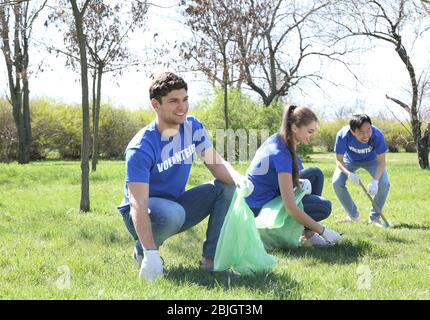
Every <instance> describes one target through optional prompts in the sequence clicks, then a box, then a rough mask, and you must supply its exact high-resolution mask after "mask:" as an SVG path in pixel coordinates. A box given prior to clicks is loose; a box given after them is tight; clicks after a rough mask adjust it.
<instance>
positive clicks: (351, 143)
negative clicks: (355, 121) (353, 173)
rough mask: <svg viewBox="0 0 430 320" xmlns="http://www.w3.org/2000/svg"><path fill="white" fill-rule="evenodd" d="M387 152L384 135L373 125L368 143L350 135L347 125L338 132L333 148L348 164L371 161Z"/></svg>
mask: <svg viewBox="0 0 430 320" xmlns="http://www.w3.org/2000/svg"><path fill="white" fill-rule="evenodd" d="M387 150H388V147H387V144H386V143H385V139H384V135H383V134H382V132H381V131H380V130H379V129H378V128H377V127H375V126H374V125H372V136H371V137H370V140H369V142H368V143H362V142H360V141H358V140H357V138H356V137H354V136H353V135H352V133H351V131H350V127H349V125H348V126H345V127H343V128H342V129H340V130H339V132H338V133H337V136H336V144H335V146H334V152H336V154H343V155H344V159H345V160H346V161H349V162H365V161H373V160H375V159H376V156H377V155H379V154H382V153H385V152H387Z"/></svg>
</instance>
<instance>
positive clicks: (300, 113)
mask: <svg viewBox="0 0 430 320" xmlns="http://www.w3.org/2000/svg"><path fill="white" fill-rule="evenodd" d="M313 121H315V122H318V117H317V116H316V114H315V113H314V112H313V111H312V110H311V109H309V108H306V107H297V106H296V105H294V104H289V105H286V106H285V108H284V113H283V116H282V124H281V128H280V129H279V134H280V135H281V137H282V138H283V139H284V141H285V143H286V144H287V147H288V150H290V153H291V159H292V160H293V185H294V186H298V185H299V165H298V163H297V154H296V147H295V145H294V144H293V129H292V126H293V124H295V125H296V127H298V128H300V127H302V126H306V125H308V124H310V123H312V122H313Z"/></svg>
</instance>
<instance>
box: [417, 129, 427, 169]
mask: <svg viewBox="0 0 430 320" xmlns="http://www.w3.org/2000/svg"><path fill="white" fill-rule="evenodd" d="M429 141H430V123H429V124H428V125H427V128H426V130H425V131H424V135H423V137H422V138H421V140H420V141H419V143H418V148H417V149H418V161H419V164H420V168H421V169H430V165H429Z"/></svg>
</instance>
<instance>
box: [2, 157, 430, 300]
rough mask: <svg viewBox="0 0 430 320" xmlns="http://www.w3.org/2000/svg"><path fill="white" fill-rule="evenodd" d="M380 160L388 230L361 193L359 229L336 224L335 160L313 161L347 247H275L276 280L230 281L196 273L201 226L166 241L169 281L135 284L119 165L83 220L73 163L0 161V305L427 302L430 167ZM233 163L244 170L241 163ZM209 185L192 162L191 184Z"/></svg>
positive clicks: (104, 166)
mask: <svg viewBox="0 0 430 320" xmlns="http://www.w3.org/2000/svg"><path fill="white" fill-rule="evenodd" d="M387 156H388V173H389V177H390V181H391V190H390V194H389V197H388V200H387V203H386V206H385V207H384V212H385V215H386V216H387V217H388V218H389V220H390V221H392V222H393V223H394V224H395V226H394V228H392V229H380V228H377V227H374V226H368V225H366V220H367V217H368V212H369V210H370V202H369V200H368V198H367V197H366V196H365V195H364V194H363V192H362V191H361V189H359V188H358V187H356V186H350V191H351V194H352V196H353V198H354V199H355V201H356V204H357V206H358V208H359V210H360V212H361V216H362V222H361V223H359V224H354V225H350V224H341V223H339V222H338V221H339V220H341V219H342V218H344V216H345V213H344V211H343V209H342V208H341V206H340V203H339V201H338V200H337V199H336V196H335V194H334V191H333V188H332V186H331V176H332V174H333V171H334V160H333V158H334V156H333V154H327V153H321V154H313V155H311V159H310V161H308V162H305V163H304V165H305V167H310V166H318V167H320V168H321V169H322V170H323V172H324V174H325V179H326V180H325V185H324V196H325V197H327V198H328V199H330V200H331V201H332V202H333V212H332V214H331V216H330V217H329V218H328V219H327V220H326V221H325V222H324V224H325V225H327V226H328V227H330V228H332V229H335V230H337V231H339V232H342V233H343V234H344V240H343V242H342V243H340V244H339V245H336V246H334V247H330V248H309V247H299V248H296V249H286V250H278V251H274V252H272V254H273V255H275V256H276V258H277V264H276V267H275V269H274V271H273V272H272V273H270V274H268V275H266V274H259V275H253V276H243V277H240V278H229V277H227V276H226V275H220V274H218V275H210V274H207V273H204V272H201V271H199V269H198V260H199V257H200V253H201V245H202V240H203V238H204V232H205V226H206V222H204V223H202V224H200V225H198V226H197V227H195V228H193V229H191V230H189V231H187V232H184V233H182V234H179V235H177V236H174V237H172V238H171V239H169V240H167V241H166V242H165V245H163V246H162V247H161V250H160V253H161V256H162V257H163V259H164V261H165V269H166V275H165V277H164V278H163V279H161V280H159V281H157V282H156V283H152V284H150V283H146V282H144V281H141V280H139V278H138V268H137V267H136V266H135V265H134V263H133V261H132V260H131V252H132V249H133V241H132V239H131V237H130V235H129V234H128V232H127V231H126V229H125V227H124V225H123V222H122V219H121V216H120V215H119V213H118V212H117V211H116V209H115V207H116V205H118V204H119V203H120V201H121V198H122V190H123V177H124V162H123V161H101V162H100V163H99V166H98V169H97V172H95V173H92V174H91V188H90V192H91V208H92V210H91V212H88V213H79V199H80V164H79V162H77V161H43V162H35V163H32V164H29V165H25V166H22V165H18V164H14V163H12V164H0V243H1V246H0V299H186V300H190V299H430V245H429V243H430V215H429V213H430V197H429V195H430V171H423V170H420V169H419V168H418V165H417V159H416V154H410V153H409V154H408V153H389V154H388V155H387ZM235 167H236V168H237V169H238V170H239V171H241V172H244V171H245V170H246V167H247V164H237V165H235ZM359 173H360V171H359ZM362 178H363V179H364V180H365V181H366V182H368V181H370V177H369V176H368V175H367V174H365V173H362ZM209 179H211V176H210V173H209V171H208V170H207V169H206V168H205V167H204V166H202V165H195V166H194V167H193V170H192V172H191V176H190V180H189V185H188V187H192V186H195V185H198V184H199V183H202V182H204V181H207V180H209Z"/></svg>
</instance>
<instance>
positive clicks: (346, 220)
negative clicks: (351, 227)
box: [337, 215, 360, 223]
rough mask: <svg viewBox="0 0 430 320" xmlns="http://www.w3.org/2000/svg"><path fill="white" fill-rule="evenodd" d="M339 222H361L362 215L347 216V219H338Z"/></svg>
mask: <svg viewBox="0 0 430 320" xmlns="http://www.w3.org/2000/svg"><path fill="white" fill-rule="evenodd" d="M337 222H338V223H359V222H360V216H356V217H351V216H349V215H348V216H346V218H345V219H343V220H339V221H337Z"/></svg>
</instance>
